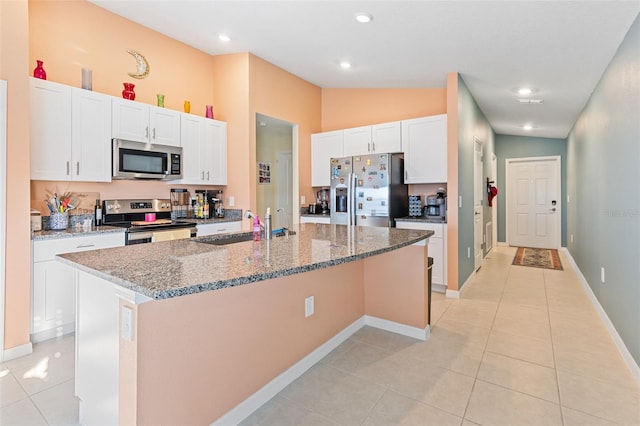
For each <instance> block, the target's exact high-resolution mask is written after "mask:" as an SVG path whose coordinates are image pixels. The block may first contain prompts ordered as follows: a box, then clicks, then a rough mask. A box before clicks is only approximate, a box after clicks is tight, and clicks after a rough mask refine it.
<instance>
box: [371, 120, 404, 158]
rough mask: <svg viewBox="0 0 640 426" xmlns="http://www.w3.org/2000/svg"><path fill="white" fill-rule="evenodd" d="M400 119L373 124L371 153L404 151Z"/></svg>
mask: <svg viewBox="0 0 640 426" xmlns="http://www.w3.org/2000/svg"><path fill="white" fill-rule="evenodd" d="M401 127H402V126H401V124H400V122H399V121H393V122H391V123H384V124H376V125H374V126H371V154H379V153H385V152H402V128H401Z"/></svg>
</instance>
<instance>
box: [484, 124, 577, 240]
mask: <svg viewBox="0 0 640 426" xmlns="http://www.w3.org/2000/svg"><path fill="white" fill-rule="evenodd" d="M555 155H559V156H560V162H561V166H560V167H561V169H562V170H561V175H560V178H561V185H562V187H561V191H560V193H561V196H560V200H562V201H561V203H560V207H561V211H560V213H561V216H562V218H561V221H562V225H561V228H560V229H561V235H562V246H563V247H566V246H567V238H566V229H567V197H566V194H567V140H566V139H551V138H534V137H530V136H509V135H496V157H497V158H498V180H497V181H496V185H497V187H498V196H497V197H496V198H495V200H497V201H498V241H500V242H506V241H507V230H506V228H507V216H506V207H505V206H506V204H507V203H506V201H505V192H506V188H507V182H506V180H505V175H506V160H507V159H508V158H525V157H548V156H555ZM560 200H558V202H560Z"/></svg>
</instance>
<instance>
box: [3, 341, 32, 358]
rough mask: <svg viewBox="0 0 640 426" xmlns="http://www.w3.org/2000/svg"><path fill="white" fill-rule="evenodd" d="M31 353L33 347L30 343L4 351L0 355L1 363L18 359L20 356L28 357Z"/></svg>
mask: <svg viewBox="0 0 640 426" xmlns="http://www.w3.org/2000/svg"><path fill="white" fill-rule="evenodd" d="M32 352H33V345H32V344H31V342H29V343H25V344H24V345H20V346H15V347H13V348H9V349H5V350H4V353H3V354H2V361H10V360H12V359H16V358H20V357H21V356H25V355H29V354H30V353H32Z"/></svg>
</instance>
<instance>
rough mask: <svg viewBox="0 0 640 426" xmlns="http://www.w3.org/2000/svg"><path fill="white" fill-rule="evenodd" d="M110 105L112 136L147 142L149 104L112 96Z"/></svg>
mask: <svg viewBox="0 0 640 426" xmlns="http://www.w3.org/2000/svg"><path fill="white" fill-rule="evenodd" d="M112 106H113V117H112V118H113V121H112V128H111V134H112V135H113V137H114V138H116V139H125V140H130V141H138V142H149V131H150V129H149V105H147V104H143V103H140V102H135V101H130V100H128V99H120V98H116V97H114V98H113V101H112Z"/></svg>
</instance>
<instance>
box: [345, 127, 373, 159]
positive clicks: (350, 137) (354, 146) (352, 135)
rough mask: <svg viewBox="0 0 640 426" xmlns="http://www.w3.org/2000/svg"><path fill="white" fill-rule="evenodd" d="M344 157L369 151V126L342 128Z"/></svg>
mask: <svg viewBox="0 0 640 426" xmlns="http://www.w3.org/2000/svg"><path fill="white" fill-rule="evenodd" d="M343 133H344V154H343V156H344V157H351V156H354V155H364V154H369V153H370V152H371V126H362V127H354V128H352V129H345V130H343Z"/></svg>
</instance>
